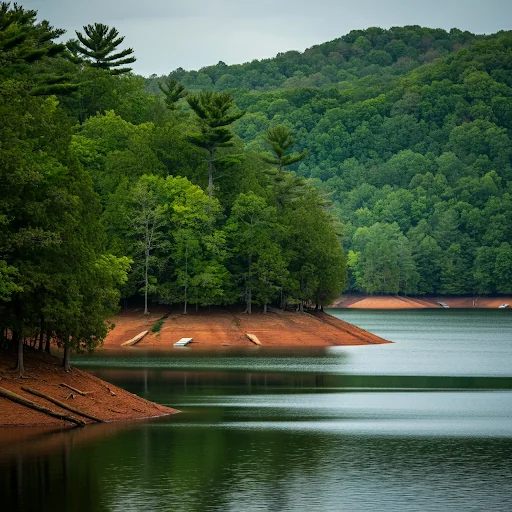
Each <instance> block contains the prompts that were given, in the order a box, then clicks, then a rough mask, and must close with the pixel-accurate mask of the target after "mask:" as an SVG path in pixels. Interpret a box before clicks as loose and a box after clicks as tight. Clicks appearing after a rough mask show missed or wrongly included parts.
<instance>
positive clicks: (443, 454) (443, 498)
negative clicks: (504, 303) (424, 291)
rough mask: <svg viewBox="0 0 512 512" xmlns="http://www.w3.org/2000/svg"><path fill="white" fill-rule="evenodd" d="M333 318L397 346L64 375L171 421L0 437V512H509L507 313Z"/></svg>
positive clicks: (123, 362)
mask: <svg viewBox="0 0 512 512" xmlns="http://www.w3.org/2000/svg"><path fill="white" fill-rule="evenodd" d="M331 313H332V314H335V315H336V316H340V317H341V318H343V319H346V320H348V321H350V322H353V323H355V324H356V325H359V326H361V327H363V328H365V329H367V330H370V331H372V332H375V333H376V334H379V335H381V336H383V337H385V338H387V339H390V340H393V341H395V342H396V343H395V344H390V345H380V346H370V347H346V348H338V347H337V348H332V349H328V350H316V351H314V350H308V351H305V352H301V353H299V354H296V355H291V354H289V353H278V352H275V351H267V350H261V349H252V350H249V351H247V352H246V353H232V352H226V353H223V352H221V353H217V354H215V355H201V356H199V355H197V353H194V352H193V350H188V349H182V350H180V351H173V352H172V353H171V354H165V353H164V354H157V355H154V354H153V355H151V354H145V353H143V352H141V351H140V349H136V348H134V349H133V350H128V351H127V352H123V355H119V354H112V355H110V356H108V357H107V356H106V355H105V354H99V355H97V356H94V357H92V358H91V357H89V358H83V359H81V360H80V361H76V362H77V363H79V364H80V365H81V366H82V367H83V368H84V369H87V370H88V371H92V372H93V373H95V374H96V375H98V376H100V377H102V378H105V379H107V380H110V381H112V382H115V383H116V384H118V385H121V386H123V387H125V388H127V389H129V390H130V391H132V392H135V393H138V394H140V395H142V396H144V397H146V398H148V399H150V400H155V401H158V402H160V403H163V404H166V405H172V406H174V407H177V408H179V409H180V410H181V411H182V413H181V414H178V415H174V416H172V417H169V418H160V419H157V420H150V421H141V422H127V423H114V424H107V425H94V426H90V427H87V428H85V429H73V430H64V431H53V432H47V431H35V430H33V429H28V431H29V432H30V433H27V438H26V439H23V440H18V441H16V442H14V441H12V442H9V443H7V442H6V440H7V439H10V437H9V436H11V435H12V433H10V432H8V431H7V430H0V493H1V496H2V500H3V502H4V504H6V505H7V507H6V509H7V510H13V511H17V510H51V511H54V510H73V511H75V510H77V511H80V510H91V511H103V510H104V511H117V510H123V511H129V510H186V511H203V510H223V511H224V510H227V511H231V510H232V511H240V510H248V511H251V510H255V511H260V510H261V511H274V510H308V511H311V510H319V511H320V510H322V511H323V510H329V511H330V510H333V511H334V510H350V511H359V510H386V511H387V510H391V511H395V510H396V511H410V510H420V511H430V510H432V511H434V510H435V511H438V510H443V511H444V510H449V511H452V510H453V511H460V510H474V511H481V510H499V511H509V510H512V493H511V492H510V486H511V484H510V482H512V311H497V310H488V311H457V310H449V311H447V310H430V311H427V310H419V311H357V310H332V311H331ZM125 354H127V355H125ZM2 439H3V440H4V442H3V443H2ZM4 506H5V505H2V509H4Z"/></svg>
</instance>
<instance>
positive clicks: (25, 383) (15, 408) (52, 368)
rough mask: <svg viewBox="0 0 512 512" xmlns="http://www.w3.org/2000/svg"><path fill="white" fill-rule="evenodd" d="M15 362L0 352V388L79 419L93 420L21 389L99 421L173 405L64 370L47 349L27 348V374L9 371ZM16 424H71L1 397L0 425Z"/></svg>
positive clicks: (130, 417) (159, 410)
mask: <svg viewBox="0 0 512 512" xmlns="http://www.w3.org/2000/svg"><path fill="white" fill-rule="evenodd" d="M15 363H16V361H15V357H14V355H11V354H7V353H5V352H0V388H2V389H4V390H7V391H11V392H14V393H16V394H17V395H20V396H22V397H24V398H26V399H28V400H30V401H32V402H35V403H36V404H38V405H41V406H43V407H45V408H47V409H50V410H51V411H53V412H56V413H60V414H63V415H67V416H70V417H72V418H73V419H76V420H78V421H83V422H84V423H97V422H96V421H93V420H91V419H89V418H87V417H84V416H82V415H79V414H76V413H73V412H70V411H69V410H66V409H64V408H62V407H59V406H58V405H56V404H55V403H53V402H51V401H49V400H48V399H46V398H42V397H40V396H36V395H34V394H33V393H31V392H29V391H26V390H27V389H29V390H31V391H32V390H34V391H36V392H39V393H42V394H44V395H46V396H48V397H50V398H53V399H56V400H58V401H60V402H62V403H64V404H66V405H68V406H69V407H72V408H74V409H77V410H79V411H80V412H83V413H85V414H87V415H89V416H92V417H95V418H97V419H99V420H102V421H104V422H111V421H116V420H133V419H141V418H150V417H156V416H164V415H167V414H172V413H174V412H177V411H176V410H175V409H170V408H168V407H164V406H162V405H159V404H155V403H152V402H149V401H147V400H144V399H143V398H140V397H138V396H136V395H133V394H131V393H128V391H125V390H124V389H121V388H118V387H117V386H114V385H112V384H109V383H108V382H105V381H103V380H101V379H98V378H97V377H94V376H92V375H90V374H88V373H86V372H83V371H81V370H78V369H76V368H73V369H72V371H71V372H70V373H67V372H65V371H64V369H63V368H62V367H61V366H60V360H59V359H57V358H56V357H52V356H49V355H48V354H46V353H41V352H37V351H34V350H30V349H27V350H26V352H25V370H26V372H27V378H24V379H20V378H18V376H17V372H15V371H13V369H12V368H13V367H14V366H15ZM63 384H65V386H64V385H63ZM67 386H69V387H67ZM22 388H24V389H22ZM71 388H74V389H75V390H76V391H73V390H72V389H71ZM78 391H81V392H83V393H84V394H83V395H82V394H80V393H79V392H78ZM16 425H25V426H36V425H38V426H46V427H64V426H73V423H71V422H69V421H65V420H62V419H57V418H54V417H52V416H49V415H47V414H45V413H42V412H39V411H36V410H33V409H31V408H29V407H27V406H25V405H21V404H18V403H15V402H13V401H11V400H9V399H7V398H4V397H2V396H0V427H2V426H4V427H9V426H16Z"/></svg>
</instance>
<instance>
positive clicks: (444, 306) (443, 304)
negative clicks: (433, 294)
mask: <svg viewBox="0 0 512 512" xmlns="http://www.w3.org/2000/svg"><path fill="white" fill-rule="evenodd" d="M438 304H439V305H440V306H441V307H442V308H449V307H450V306H448V304H446V302H438Z"/></svg>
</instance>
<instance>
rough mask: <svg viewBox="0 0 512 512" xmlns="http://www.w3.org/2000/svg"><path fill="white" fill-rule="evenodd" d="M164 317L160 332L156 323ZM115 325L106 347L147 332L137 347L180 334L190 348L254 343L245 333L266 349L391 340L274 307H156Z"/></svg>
mask: <svg viewBox="0 0 512 512" xmlns="http://www.w3.org/2000/svg"><path fill="white" fill-rule="evenodd" d="M163 317H165V319H164V322H163V323H162V325H161V328H160V330H159V331H158V332H152V330H151V329H152V327H153V326H154V325H155V324H156V323H157V322H159V320H160V319H162V318H163ZM114 323H115V325H116V327H115V328H114V329H113V330H112V331H111V332H110V333H109V334H108V336H107V337H106V339H105V343H104V348H107V349H110V348H118V347H120V346H121V345H122V344H123V343H125V342H126V341H128V340H130V339H132V338H133V337H135V336H137V335H138V334H139V333H141V332H143V331H146V330H147V331H149V332H148V334H147V335H146V336H145V337H144V338H143V339H142V340H141V341H139V342H138V343H137V345H136V347H143V348H171V347H172V346H173V345H174V343H176V342H177V341H178V340H180V339H181V338H193V342H192V343H190V344H189V345H188V347H192V348H194V349H195V348H206V349H215V348H222V349H224V348H226V349H228V348H230V347H234V348H237V347H254V346H255V345H254V344H253V343H252V342H251V341H250V340H249V338H248V337H247V334H252V335H255V336H256V337H257V339H258V340H259V341H260V342H261V345H262V346H263V347H328V346H336V345H371V344H380V343H389V342H388V341H387V340H385V339H383V338H380V337H379V336H375V335H374V334H371V333H369V332H367V331H365V330H363V329H360V328H359V327H356V326H355V325H352V324H349V323H348V322H344V321H343V320H340V319H338V318H334V317H332V316H330V315H327V314H325V313H320V312H319V313H316V314H314V315H313V314H308V313H293V312H288V311H281V310H276V309H273V310H272V311H270V312H268V313H266V314H262V313H254V312H253V313H252V314H251V315H247V314H244V313H242V312H240V311H237V310H236V309H219V308H215V309H212V311H200V312H189V313H188V314H187V315H183V314H181V313H177V312H169V311H168V310H164V309H160V310H154V311H153V312H152V313H151V314H149V315H143V314H142V310H141V309H140V310H139V309H128V310H125V311H122V312H121V313H120V314H119V315H117V316H116V318H115V319H114Z"/></svg>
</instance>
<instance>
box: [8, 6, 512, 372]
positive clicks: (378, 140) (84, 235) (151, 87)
mask: <svg viewBox="0 0 512 512" xmlns="http://www.w3.org/2000/svg"><path fill="white" fill-rule="evenodd" d="M62 36H63V31H62V30H59V29H57V28H54V27H53V26H52V25H51V24H50V23H49V22H47V21H40V20H38V18H37V13H36V12H35V11H30V10H25V9H23V7H21V6H18V5H16V4H12V5H11V4H10V3H6V2H2V3H0V89H1V94H0V112H1V114H0V115H1V119H2V123H1V124H0V329H1V331H0V332H1V343H2V344H3V345H4V346H9V347H18V350H19V370H20V373H23V371H24V369H23V364H22V363H23V360H22V354H23V344H24V343H31V344H32V345H37V346H38V347H39V348H40V349H47V350H49V347H50V342H52V341H53V342H54V343H57V344H58V345H59V346H61V347H64V349H65V361H64V362H65V365H66V366H67V365H68V355H69V351H70V350H81V349H93V348H94V347H95V346H97V345H98V344H100V343H101V341H102V339H103V338H104V336H105V335H106V333H107V331H108V328H109V326H108V325H107V324H106V323H105V319H107V318H112V316H113V315H114V314H115V312H116V311H117V309H118V307H119V303H120V299H121V298H125V299H130V300H140V301H142V302H143V304H144V310H145V311H147V310H148V307H151V304H155V303H159V304H166V305H174V306H175V307H180V308H181V309H182V311H183V312H184V313H186V312H187V309H189V308H190V307H194V308H199V307H209V306H212V305H228V304H237V303H239V304H241V305H243V307H244V308H245V311H246V312H247V313H251V311H252V310H253V306H255V305H256V306H258V307H261V310H263V311H264V312H265V311H266V310H267V306H268V305H274V306H278V307H285V306H289V307H294V308H296V309H298V310H302V309H303V308H304V307H309V306H316V307H321V306H323V305H326V304H329V303H330V301H332V300H333V299H334V298H336V297H337V296H338V295H339V293H340V292H341V291H342V290H344V289H347V288H348V289H350V290H357V291H362V292H367V293H404V294H435V293H439V294H454V295H457V294H491V293H502V294H505V293H512V246H511V241H512V184H511V183H512V144H511V135H512V33H510V32H501V33H498V34H494V35H490V36H476V35H473V34H470V33H468V32H462V31H460V30H456V29H453V30H451V31H450V32H446V31H444V30H439V29H436V30H434V29H428V28H421V27H417V26H410V27H403V28H393V29H390V30H383V29H379V28H371V29H368V30H365V31H353V32H351V33H350V34H348V35H346V36H344V37H342V38H340V39H338V40H335V41H332V42H329V43H325V44H322V45H318V46H315V47H313V48H310V49H308V50H306V51H305V52H304V53H299V52H287V53H284V54H279V55H278V56H277V57H276V58H274V59H266V60H262V61H253V62H251V63H247V64H241V65H235V66H227V65H226V64H224V63H222V62H219V63H218V64H217V65H215V66H209V67H206V68H203V69H201V70H199V71H184V70H183V69H178V70H175V71H173V72H171V73H170V74H169V75H168V76H164V77H156V76H152V77H149V78H147V79H145V78H143V77H140V76H137V75H135V74H134V73H132V71H131V67H130V65H131V64H133V63H134V62H135V59H136V54H135V52H134V51H133V50H132V49H131V48H125V47H124V45H123V37H122V36H121V35H120V34H119V33H118V32H117V30H116V29H115V28H113V27H108V26H106V25H103V24H101V23H95V24H93V25H87V26H84V27H83V29H82V30H77V32H76V37H73V38H71V39H69V40H67V41H66V42H59V41H63V38H62ZM345 255H346V256H345Z"/></svg>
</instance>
